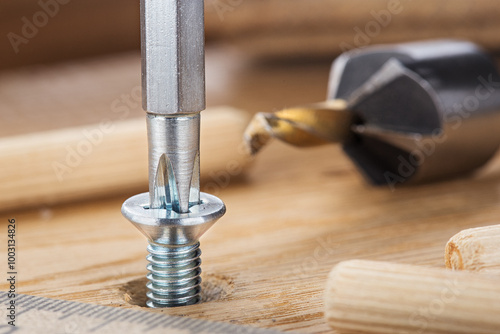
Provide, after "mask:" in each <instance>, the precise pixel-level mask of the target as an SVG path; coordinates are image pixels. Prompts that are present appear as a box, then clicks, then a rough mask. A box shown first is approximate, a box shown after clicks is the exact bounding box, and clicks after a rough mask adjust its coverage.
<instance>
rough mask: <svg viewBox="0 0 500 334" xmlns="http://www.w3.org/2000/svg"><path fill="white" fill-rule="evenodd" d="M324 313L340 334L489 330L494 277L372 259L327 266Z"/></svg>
mask: <svg viewBox="0 0 500 334" xmlns="http://www.w3.org/2000/svg"><path fill="white" fill-rule="evenodd" d="M325 304H326V307H325V316H326V319H327V321H328V323H329V324H330V325H331V326H332V327H333V328H335V329H337V330H338V331H339V332H340V333H372V334H388V333H401V334H403V333H427V334H458V333H464V334H470V333H477V334H479V333H482V334H495V333H498V329H499V328H500V318H499V317H498V314H499V313H500V288H499V287H498V277H497V276H491V275H481V274H477V273H470V272H464V271H452V270H446V269H439V268H425V267H421V266H412V265H404V264H395V263H389V262H378V261H362V260H352V261H345V262H342V263H340V264H338V265H336V266H335V268H333V270H332V271H331V272H330V275H329V277H328V283H327V287H326V292H325Z"/></svg>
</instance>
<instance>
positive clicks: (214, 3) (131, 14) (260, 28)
mask: <svg viewBox="0 0 500 334" xmlns="http://www.w3.org/2000/svg"><path fill="white" fill-rule="evenodd" d="M57 1H58V3H59V4H60V5H59V6H58V8H57V7H54V3H56V0H44V1H42V3H48V4H52V6H51V7H50V8H51V9H49V11H50V12H49V14H50V17H48V16H47V17H48V19H46V20H44V19H43V18H42V19H41V21H40V13H41V15H44V13H46V12H47V10H44V8H42V7H41V6H40V1H32V0H3V1H2V2H1V3H0V35H1V36H4V38H2V39H1V40H0V50H2V52H1V53H0V68H11V67H16V66H23V65H29V64H43V63H47V62H54V61H62V60H68V59H74V58H81V57H89V56H97V55H103V54H109V53H113V52H120V51H125V50H137V49H138V48H139V43H140V41H139V35H140V31H139V1H137V0H120V1H113V0H71V1H69V0H57ZM393 3H396V6H394V5H390V4H393ZM393 8H394V10H392V12H391V13H389V16H386V15H384V13H387V10H389V9H393ZM499 12H500V8H499V6H498V4H497V1H495V0H475V1H470V0H455V1H448V0H420V1H409V0H401V1H389V0H361V1H360V0H358V1H350V0H315V1H310V0H206V1H205V17H206V20H205V21H206V36H207V43H208V45H211V44H216V43H217V44H221V43H223V44H228V45H232V46H233V47H235V48H236V49H239V50H243V51H244V52H245V53H247V54H249V55H253V56H255V57H259V58H266V59H267V58H269V57H272V58H279V59H284V58H297V57H304V56H305V57H332V56H334V55H336V54H339V53H340V52H342V51H345V49H346V48H349V46H351V47H359V46H364V45H367V44H376V43H394V42H401V41H406V40H408V39H414V40H417V39H426V38H462V39H469V40H471V41H473V42H477V43H479V44H480V45H482V46H483V47H485V48H487V49H488V50H491V51H499V45H500V35H499V34H498V33H497V32H498V29H499V21H498V19H497V18H498V15H499ZM373 13H375V14H373ZM34 16H35V17H38V21H37V20H35V19H34ZM35 21H36V22H40V23H37V25H32V26H31V29H32V30H29V28H25V26H26V25H27V24H28V23H30V24H33V22H35ZM26 22H28V23H26ZM377 22H382V23H380V24H378V23H377ZM23 29H25V30H26V32H23ZM10 34H15V36H17V37H15V38H14V41H15V42H14V46H13V44H12V42H11V41H10V40H9V36H12V35H10ZM10 38H11V39H12V38H13V37H10ZM20 41H21V42H20Z"/></svg>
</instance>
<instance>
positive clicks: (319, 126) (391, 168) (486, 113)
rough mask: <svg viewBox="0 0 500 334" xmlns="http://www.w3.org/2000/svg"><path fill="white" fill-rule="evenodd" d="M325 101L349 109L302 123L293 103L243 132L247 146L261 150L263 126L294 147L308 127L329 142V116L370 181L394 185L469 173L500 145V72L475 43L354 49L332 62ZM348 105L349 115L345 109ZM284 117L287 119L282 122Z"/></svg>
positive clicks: (335, 133) (338, 139) (334, 132)
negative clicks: (326, 129)
mask: <svg viewBox="0 0 500 334" xmlns="http://www.w3.org/2000/svg"><path fill="white" fill-rule="evenodd" d="M328 100H329V101H337V105H338V106H342V103H341V102H339V101H342V102H343V107H340V108H337V109H335V110H333V109H332V112H331V113H330V116H328V114H326V115H324V116H323V118H322V119H321V121H318V122H316V123H314V122H313V123H310V122H307V123H303V122H302V121H301V120H300V119H299V118H298V117H299V116H300V114H299V113H298V112H297V111H296V110H295V109H288V110H286V112H285V113H283V112H278V113H275V114H271V115H267V116H265V118H266V119H267V120H272V122H270V121H267V122H266V123H265V124H264V125H263V126H260V127H259V130H256V127H255V125H254V124H255V123H252V124H251V125H250V126H249V128H248V130H247V132H246V135H245V140H246V142H247V144H248V147H249V151H250V153H255V152H256V151H257V150H256V149H255V147H254V146H256V145H255V144H254V142H258V141H259V140H258V139H256V138H262V137H263V135H262V134H261V132H267V133H268V134H269V135H270V136H274V137H277V138H279V139H281V140H284V141H286V142H289V143H291V144H294V145H297V142H298V141H300V138H303V137H304V135H303V132H304V131H306V132H307V134H308V136H312V137H316V138H317V139H322V140H318V141H317V143H318V144H323V143H324V142H325V139H327V137H326V136H325V135H324V133H325V124H331V125H327V127H329V128H330V132H331V136H332V137H333V139H329V141H330V142H341V143H342V145H343V148H344V151H345V152H346V153H347V154H348V156H349V157H350V158H351V159H352V160H353V161H354V162H355V164H356V165H357V166H358V167H359V169H360V170H361V171H362V172H363V174H364V175H365V176H366V177H367V179H368V180H369V181H371V182H372V183H373V184H376V185H386V184H387V185H389V186H390V187H391V188H392V187H394V186H395V185H397V184H401V183H414V182H425V181H431V180H435V179H442V178H449V177H453V176H457V175H462V174H464V173H469V172H471V171H473V170H475V169H477V168H479V167H481V166H482V165H484V164H485V163H486V162H487V161H488V160H489V159H490V158H491V157H492V156H493V155H494V154H495V152H496V150H497V148H498V146H499V145H500V131H498V127H499V126H500V75H499V74H498V71H497V69H496V67H495V65H494V63H493V62H492V60H491V59H490V58H489V57H488V56H487V55H486V54H484V52H483V51H481V50H480V49H479V48H478V47H477V46H475V45H474V44H472V43H468V42H463V41H451V40H440V41H430V42H418V43H407V44H399V45H392V46H375V47H369V48H365V49H363V50H355V51H350V52H347V53H345V54H343V55H341V56H340V57H339V58H338V59H337V60H336V61H335V62H334V64H333V66H332V72H331V75H330V85H329V92H328ZM342 108H343V110H342ZM309 109H310V110H309V112H310V113H315V112H316V110H317V108H315V107H312V108H309ZM342 111H343V112H345V113H349V114H350V115H351V117H350V118H349V119H346V118H345V117H339V114H340V113H341V112H342ZM301 112H303V111H301ZM290 114H293V117H292V116H291V115H290ZM256 117H257V118H262V117H263V116H262V115H258V116H256ZM328 117H330V123H328V121H326V120H325V119H328ZM290 118H293V119H294V122H289V120H290ZM283 122H287V124H288V125H289V126H288V127H287V128H282V127H281V128H280V129H279V130H278V125H280V124H281V123H283ZM262 123H263V122H261V124H262ZM344 126H346V127H347V128H344V129H342V127H344ZM346 130H347V132H348V134H347V133H346ZM280 131H281V132H282V131H286V133H280ZM327 132H328V131H327ZM276 133H279V135H276ZM290 138H293V139H290ZM327 140H328V139H327ZM306 143H307V144H311V143H314V141H313V140H311V139H309V138H308V139H307V141H306ZM260 146H262V145H260ZM260 146H259V147H258V149H260ZM299 146H304V145H302V144H300V145H299Z"/></svg>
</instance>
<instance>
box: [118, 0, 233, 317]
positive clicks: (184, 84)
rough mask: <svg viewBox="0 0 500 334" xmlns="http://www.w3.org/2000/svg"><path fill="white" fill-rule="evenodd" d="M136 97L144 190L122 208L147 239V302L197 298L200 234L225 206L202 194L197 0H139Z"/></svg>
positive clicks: (201, 84)
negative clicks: (143, 135)
mask: <svg viewBox="0 0 500 334" xmlns="http://www.w3.org/2000/svg"><path fill="white" fill-rule="evenodd" d="M141 50H142V98H143V108H144V110H145V111H146V120H147V128H148V146H149V157H148V160H149V193H144V194H139V195H136V196H133V197H131V198H129V199H128V200H126V201H125V203H124V204H123V206H122V213H123V215H124V216H125V217H126V218H127V219H128V220H130V221H131V222H132V223H133V224H134V225H135V226H136V227H137V228H138V229H139V230H140V231H141V232H142V233H143V234H144V235H145V236H146V237H147V238H148V240H149V246H148V251H149V255H148V256H147V259H148V261H149V262H150V263H149V264H148V267H147V268H148V270H149V273H148V275H147V277H148V280H149V282H148V284H147V287H148V289H149V291H148V293H147V295H148V298H149V300H148V302H147V305H148V306H149V307H155V308H157V307H173V306H183V305H191V304H195V303H197V302H198V301H199V300H200V284H201V278H200V273H201V269H200V264H201V260H200V254H201V252H200V250H199V245H200V244H199V242H198V239H199V238H200V237H201V235H202V234H203V233H204V232H206V231H207V230H208V229H209V228H210V227H211V226H212V225H213V224H214V223H215V222H216V221H217V220H218V219H219V218H220V217H222V215H224V213H225V210H226V209H225V206H224V203H223V202H222V201H221V200H220V199H218V198H217V197H215V196H212V195H209V194H205V193H200V152H199V146H200V112H201V111H202V110H203V109H205V52H204V14H203V0H189V1H186V0H141Z"/></svg>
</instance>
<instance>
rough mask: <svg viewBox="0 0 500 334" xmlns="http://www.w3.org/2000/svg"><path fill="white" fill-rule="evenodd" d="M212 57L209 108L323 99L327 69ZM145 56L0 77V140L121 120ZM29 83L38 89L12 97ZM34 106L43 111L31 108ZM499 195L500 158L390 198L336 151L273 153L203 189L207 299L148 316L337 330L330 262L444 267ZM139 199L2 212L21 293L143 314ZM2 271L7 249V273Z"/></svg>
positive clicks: (491, 216)
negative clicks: (330, 316)
mask: <svg viewBox="0 0 500 334" xmlns="http://www.w3.org/2000/svg"><path fill="white" fill-rule="evenodd" d="M212 51H213V52H212ZM212 51H209V52H208V53H207V56H208V63H207V84H208V86H207V92H208V98H209V104H210V105H212V106H214V105H217V104H222V103H223V104H228V105H231V106H234V107H237V108H240V109H243V110H250V111H272V110H276V109H278V108H282V107H286V106H293V105H300V104H304V103H307V102H314V101H321V99H322V98H324V96H325V93H326V84H327V77H328V69H329V66H330V61H326V62H314V63H298V64H296V63H293V64H290V63H288V64H286V63H284V64H274V65H272V66H271V65H269V64H260V65H257V64H253V63H251V62H250V63H247V62H245V58H244V57H240V56H239V55H238V54H236V55H235V54H232V53H231V52H225V50H224V49H222V50H212ZM138 60H139V58H138V56H137V55H136V54H130V55H124V56H120V57H115V58H108V59H102V60H95V61H91V62H89V63H77V64H73V65H68V64H64V65H61V66H55V67H51V68H45V69H38V70H22V71H17V72H9V73H4V74H2V75H0V88H1V89H0V91H1V93H2V97H3V98H2V99H1V100H0V103H2V107H0V110H1V112H0V117H2V119H1V122H0V131H1V134H2V135H3V136H10V135H13V134H15V135H20V134H26V133H30V132H34V131H50V130H54V129H57V128H58V127H61V126H62V127H64V126H68V125H70V126H84V125H88V124H94V123H97V122H99V121H100V120H102V118H103V117H108V116H110V115H112V114H110V104H111V103H112V102H113V101H114V100H115V99H117V98H120V95H121V94H127V93H130V92H131V90H132V89H133V88H134V87H135V86H136V85H137V84H138V80H139V75H138V72H137V70H138V68H139V62H138ZM61 78H66V79H68V80H69V81H61ZM27 81H29V82H32V83H34V84H37V86H36V87H34V88H33V89H32V90H30V91H29V92H26V91H22V90H21V91H19V89H16V88H18V87H22V83H23V82H24V83H26V82H27ZM57 87H62V88H65V90H61V89H58V88H57ZM83 88H85V89H83ZM64 96H66V97H67V98H66V99H64ZM7 97H8V98H7ZM11 106H17V107H16V108H12V107H11ZM36 106H38V107H39V109H40V110H42V109H43V112H40V113H36V112H33V110H38V109H36V108H35V107H36ZM42 107H43V108H42ZM135 115H137V116H142V112H141V111H140V107H139V106H136V109H131V115H130V117H134V116H135ZM0 163H2V164H5V163H8V162H5V161H0ZM0 167H1V166H0ZM35 169H36V168H35ZM26 182H29V180H28V179H27V181H26ZM499 187H500V156H498V155H497V156H496V157H495V158H494V160H493V161H492V162H491V163H490V165H489V166H488V167H487V168H485V169H484V170H483V171H482V172H480V173H479V174H477V175H475V176H472V177H469V178H462V179H458V180H453V181H447V182H441V183H436V184H428V185H421V186H418V187H402V188H398V189H397V190H396V191H394V192H391V190H390V189H389V188H388V187H381V188H374V187H371V186H369V185H367V184H366V182H365V181H364V180H363V178H362V177H361V176H360V174H359V173H358V172H357V170H356V169H355V167H354V166H353V164H352V163H351V162H350V161H349V160H348V158H347V157H346V156H345V155H344V154H343V152H342V150H341V149H340V148H339V147H337V146H334V145H331V146H323V147H319V148H314V149H308V150H301V149H296V148H292V147H288V146H285V145H284V144H281V143H278V142H275V143H271V145H270V146H269V147H267V148H266V149H264V150H263V152H262V153H261V154H260V155H259V156H258V157H257V158H256V159H255V160H254V161H253V164H252V166H251V169H249V170H248V171H247V172H246V173H244V174H239V175H238V174H235V175H230V177H227V174H224V173H220V174H217V175H215V174H214V176H213V177H210V178H209V179H207V180H204V189H206V190H207V191H209V192H211V193H213V194H216V195H218V196H219V197H220V198H222V199H223V200H224V201H225V203H226V205H227V208H228V212H227V214H226V215H225V216H224V217H223V218H222V219H221V220H220V221H219V222H217V224H216V225H215V226H214V227H213V228H212V229H210V230H209V231H208V232H207V234H206V235H205V236H204V237H203V238H202V240H201V242H202V251H203V255H202V258H203V266H202V267H203V271H204V274H203V278H204V283H203V287H204V297H203V298H204V303H202V304H199V305H194V306H189V307H184V308H178V309H169V310H150V311H151V312H159V313H168V314H176V315H183V316H190V317H195V318H201V319H211V320H217V321H225V322H231V323H235V324H248V325H251V326H256V327H270V328H275V329H279V330H283V331H296V332H304V333H332V330H331V329H330V327H329V326H328V325H327V323H326V321H325V319H324V314H323V312H324V302H323V295H324V289H325V285H326V280H327V276H328V272H329V271H330V270H331V269H332V267H333V266H334V265H336V264H337V263H339V262H340V261H343V260H349V259H368V260H382V261H395V262H401V263H407V264H418V265H426V266H431V267H444V263H443V262H444V261H443V252H444V248H445V245H446V242H447V241H448V240H449V238H450V237H451V236H453V235H455V234H456V233H458V232H459V231H461V230H463V229H466V228H471V227H478V226H484V225H490V224H491V222H494V221H497V220H498V217H499V215H500V206H499V204H498V203H499V200H500V194H499V192H498V189H499ZM135 193H136V192H135V191H121V192H118V193H114V194H113V195H107V196H104V195H102V196H100V197H95V198H92V199H87V200H85V201H78V202H73V203H67V204H64V205H46V206H41V207H38V208H21V209H17V210H8V211H2V212H1V213H0V219H1V220H2V221H3V222H4V224H2V226H3V228H5V229H7V219H8V218H14V217H15V218H16V221H17V223H18V231H17V240H18V245H19V253H18V264H19V270H18V272H19V276H18V277H19V279H20V281H19V292H20V293H26V294H32V295H39V296H46V297H52V298H57V299H65V300H76V301H82V302H86V303H92V304H100V305H110V306H115V307H123V308H137V309H138V308H142V307H143V306H144V303H145V297H144V295H145V292H146V291H145V283H146V278H145V275H146V263H147V261H146V259H145V256H146V246H147V242H146V240H145V238H144V237H143V236H142V235H141V234H140V233H139V232H138V231H137V230H135V228H134V227H133V226H132V225H131V224H130V223H128V222H127V221H126V219H125V218H123V217H122V216H121V213H120V207H121V205H122V203H123V201H124V200H125V199H126V198H128V197H129V196H132V195H135ZM6 238H7V231H4V232H0V244H1V245H5V244H6ZM6 261H7V259H6V256H5V249H4V250H2V251H1V252H0V267H2V268H5V267H6ZM6 288H7V285H6V282H2V283H1V284H0V289H2V290H5V289H6Z"/></svg>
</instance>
